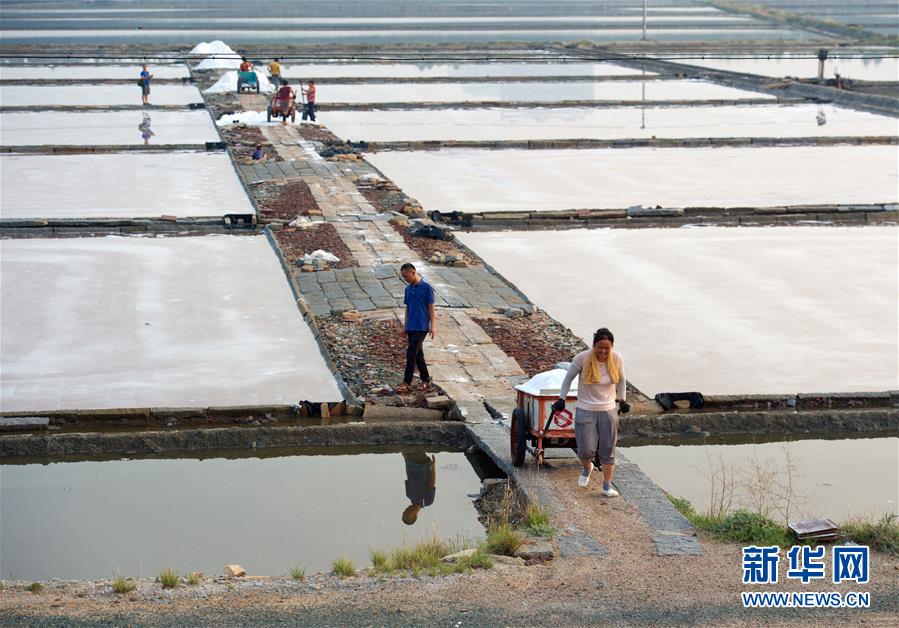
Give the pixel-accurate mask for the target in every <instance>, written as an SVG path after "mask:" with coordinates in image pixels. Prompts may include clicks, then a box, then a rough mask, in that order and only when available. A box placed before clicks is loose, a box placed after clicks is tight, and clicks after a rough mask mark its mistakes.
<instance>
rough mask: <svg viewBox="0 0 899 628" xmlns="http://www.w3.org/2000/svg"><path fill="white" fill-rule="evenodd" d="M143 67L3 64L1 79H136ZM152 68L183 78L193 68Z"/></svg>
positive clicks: (158, 76) (157, 74)
mask: <svg viewBox="0 0 899 628" xmlns="http://www.w3.org/2000/svg"><path fill="white" fill-rule="evenodd" d="M141 69H142V68H141V66H140V65H77V64H64V65H21V66H8V65H7V66H2V65H0V79H3V80H4V81H33V80H78V79H130V78H133V79H135V81H136V80H137V78H138V76H140V72H141ZM149 70H150V73H151V74H152V75H153V78H156V79H179V78H186V77H188V76H190V71H189V70H188V68H187V66H186V65H184V64H172V65H153V66H151V67H150V68H149ZM135 87H136V85H135Z"/></svg>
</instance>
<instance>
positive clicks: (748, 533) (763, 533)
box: [668, 495, 793, 547]
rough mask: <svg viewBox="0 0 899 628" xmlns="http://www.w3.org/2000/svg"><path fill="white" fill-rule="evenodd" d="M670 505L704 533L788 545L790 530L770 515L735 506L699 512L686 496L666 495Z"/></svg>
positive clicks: (761, 542)
mask: <svg viewBox="0 0 899 628" xmlns="http://www.w3.org/2000/svg"><path fill="white" fill-rule="evenodd" d="M668 499H669V500H671V503H672V504H674V507H675V508H677V510H678V511H680V513H681V514H682V515H683V516H685V517H686V518H687V519H688V520H689V521H690V523H691V524H692V525H693V527H694V528H696V529H697V530H699V531H700V532H704V533H705V534H706V535H708V536H711V537H713V538H716V539H720V540H722V541H728V542H731V543H753V544H755V545H778V546H780V547H788V546H790V545H792V543H793V538H792V534H791V532H790V531H789V529H787V528H786V527H785V526H783V525H781V524H779V523H777V522H776V521H774V520H773V519H771V518H769V517H766V516H765V515H761V514H759V513H756V512H749V511H748V510H735V511H733V512H730V513H726V514H715V515H702V514H699V513H697V512H696V510H695V508H693V504H691V503H690V502H689V501H688V500H686V499H683V498H680V497H672V496H671V495H669V496H668Z"/></svg>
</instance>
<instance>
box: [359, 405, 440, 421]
mask: <svg viewBox="0 0 899 628" xmlns="http://www.w3.org/2000/svg"><path fill="white" fill-rule="evenodd" d="M362 420H363V421H365V422H366V423H403V422H410V421H442V420H443V411H441V410H432V409H429V408H392V407H387V406H376V405H372V404H368V405H367V406H365V411H364V412H363V413H362Z"/></svg>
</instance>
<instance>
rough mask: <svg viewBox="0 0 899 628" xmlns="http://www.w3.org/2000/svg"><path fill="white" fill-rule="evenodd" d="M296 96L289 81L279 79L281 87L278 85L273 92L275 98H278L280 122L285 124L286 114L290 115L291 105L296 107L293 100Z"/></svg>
mask: <svg viewBox="0 0 899 628" xmlns="http://www.w3.org/2000/svg"><path fill="white" fill-rule="evenodd" d="M296 97H297V94H296V92H294V91H293V88H292V87H291V86H290V82H289V81H288V80H287V79H283V80H282V81H281V87H279V88H278V91H277V92H276V93H275V98H277V100H278V107H279V108H280V110H281V118H282V120H281V124H287V116H289V115H290V110H291V107H296V104H295V102H294V101H295V100H296Z"/></svg>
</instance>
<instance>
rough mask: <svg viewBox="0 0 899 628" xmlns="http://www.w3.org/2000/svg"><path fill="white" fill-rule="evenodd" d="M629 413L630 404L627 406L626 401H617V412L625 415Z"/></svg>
mask: <svg viewBox="0 0 899 628" xmlns="http://www.w3.org/2000/svg"><path fill="white" fill-rule="evenodd" d="M630 411H631V404H629V403H628V402H627V401H619V402H618V412H620V413H621V414H627V413H628V412H630Z"/></svg>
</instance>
